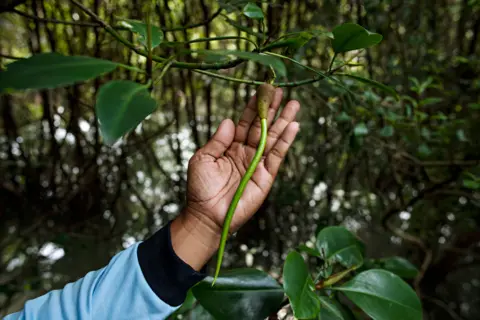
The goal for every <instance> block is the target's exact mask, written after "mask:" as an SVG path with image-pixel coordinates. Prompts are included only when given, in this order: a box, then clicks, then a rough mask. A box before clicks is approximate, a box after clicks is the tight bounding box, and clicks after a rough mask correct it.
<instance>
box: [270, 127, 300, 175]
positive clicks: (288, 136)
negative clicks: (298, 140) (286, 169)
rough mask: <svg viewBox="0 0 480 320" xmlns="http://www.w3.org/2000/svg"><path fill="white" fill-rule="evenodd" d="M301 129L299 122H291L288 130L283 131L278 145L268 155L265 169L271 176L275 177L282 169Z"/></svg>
mask: <svg viewBox="0 0 480 320" xmlns="http://www.w3.org/2000/svg"><path fill="white" fill-rule="evenodd" d="M299 129H300V125H299V123H298V122H291V123H289V124H288V126H287V128H286V129H285V130H284V131H283V133H282V135H281V136H280V138H279V139H278V141H277V143H276V144H275V145H274V146H273V148H272V150H270V152H269V153H268V154H267V157H266V159H265V168H266V169H267V170H268V172H270V174H271V175H272V176H273V177H275V176H276V175H277V173H278V169H279V168H280V164H281V163H282V161H283V159H284V158H285V156H286V155H287V151H288V149H289V148H290V146H291V145H292V143H293V140H295V136H296V135H297V133H298V130H299Z"/></svg>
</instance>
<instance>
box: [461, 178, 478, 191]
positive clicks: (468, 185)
mask: <svg viewBox="0 0 480 320" xmlns="http://www.w3.org/2000/svg"><path fill="white" fill-rule="evenodd" d="M463 186H464V187H465V188H468V189H472V190H477V189H480V182H479V181H473V180H467V179H465V180H463Z"/></svg>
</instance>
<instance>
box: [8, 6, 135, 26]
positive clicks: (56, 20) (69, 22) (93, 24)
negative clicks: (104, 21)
mask: <svg viewBox="0 0 480 320" xmlns="http://www.w3.org/2000/svg"><path fill="white" fill-rule="evenodd" d="M11 12H14V13H16V14H18V15H21V16H22V17H25V18H28V19H31V20H35V21H37V22H40V23H55V24H64V25H70V26H79V27H91V28H103V26H102V25H101V24H98V23H94V22H85V21H65V20H58V19H47V18H40V17H37V16H34V15H31V14H28V13H26V12H23V11H20V10H17V9H13V10H11ZM122 28H124V29H126V28H125V27H122Z"/></svg>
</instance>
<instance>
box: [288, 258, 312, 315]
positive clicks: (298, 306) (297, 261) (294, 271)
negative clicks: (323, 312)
mask: <svg viewBox="0 0 480 320" xmlns="http://www.w3.org/2000/svg"><path fill="white" fill-rule="evenodd" d="M283 288H284V289H285V293H286V294H287V296H288V299H289V300H290V304H291V305H292V310H293V314H294V315H295V317H296V318H298V319H311V318H315V317H316V316H317V314H318V313H319V312H320V300H319V299H318V296H317V295H316V294H315V292H314V290H315V286H314V284H313V279H312V277H311V276H310V273H309V272H308V268H307V265H306V264H305V261H304V260H303V258H302V255H301V254H300V253H298V252H296V251H292V252H290V253H289V254H288V256H287V260H286V261H285V265H284V266H283Z"/></svg>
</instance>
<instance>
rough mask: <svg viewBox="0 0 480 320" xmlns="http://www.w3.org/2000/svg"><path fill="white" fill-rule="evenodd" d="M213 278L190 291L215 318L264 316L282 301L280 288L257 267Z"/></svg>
mask: <svg viewBox="0 0 480 320" xmlns="http://www.w3.org/2000/svg"><path fill="white" fill-rule="evenodd" d="M212 280H213V278H212V277H208V278H206V279H205V280H203V281H201V282H200V283H198V284H197V285H196V286H194V287H193V289H192V291H193V294H194V295H195V298H197V300H198V302H199V303H200V304H201V305H202V306H203V307H204V308H205V309H206V310H207V311H208V312H209V313H211V314H212V315H213V316H214V317H215V318H216V319H229V320H235V319H242V320H243V319H264V318H266V317H267V316H268V315H269V314H270V313H272V312H274V311H276V310H277V308H278V307H279V306H280V304H281V303H282V300H283V297H284V293H283V290H282V287H281V286H280V285H279V284H278V283H277V281H275V279H273V278H272V277H270V276H269V275H268V274H266V273H265V272H263V271H260V270H256V269H236V270H230V271H227V272H224V273H221V274H220V277H219V278H218V279H217V281H216V282H215V286H213V287H212Z"/></svg>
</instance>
